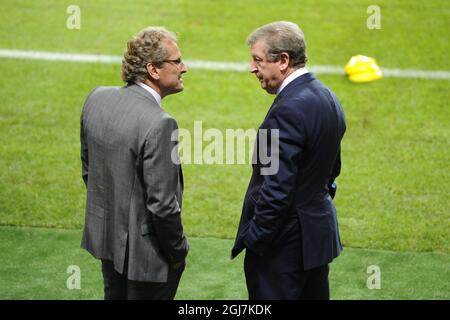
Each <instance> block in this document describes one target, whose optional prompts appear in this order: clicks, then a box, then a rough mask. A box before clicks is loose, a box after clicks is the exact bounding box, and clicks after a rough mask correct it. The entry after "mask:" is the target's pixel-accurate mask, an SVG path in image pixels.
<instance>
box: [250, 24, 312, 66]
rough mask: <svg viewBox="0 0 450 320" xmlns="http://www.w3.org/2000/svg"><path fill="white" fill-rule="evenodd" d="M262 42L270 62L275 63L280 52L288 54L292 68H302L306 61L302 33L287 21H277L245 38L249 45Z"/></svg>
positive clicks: (296, 26)
mask: <svg viewBox="0 0 450 320" xmlns="http://www.w3.org/2000/svg"><path fill="white" fill-rule="evenodd" d="M260 40H262V41H264V43H265V46H266V55H267V56H268V57H269V58H270V59H271V61H277V60H278V59H279V58H280V54H281V53H282V52H286V53H287V54H289V59H290V61H291V65H292V66H293V67H297V66H300V67H302V66H304V65H305V64H306V61H307V57H306V42H305V36H304V34H303V31H302V30H301V29H300V27H299V26H298V25H296V24H295V23H293V22H289V21H277V22H272V23H269V24H266V25H264V26H262V27H259V28H258V29H256V30H255V31H253V32H252V33H251V34H250V35H249V36H248V38H247V43H248V44H249V45H253V44H255V42H257V41H260Z"/></svg>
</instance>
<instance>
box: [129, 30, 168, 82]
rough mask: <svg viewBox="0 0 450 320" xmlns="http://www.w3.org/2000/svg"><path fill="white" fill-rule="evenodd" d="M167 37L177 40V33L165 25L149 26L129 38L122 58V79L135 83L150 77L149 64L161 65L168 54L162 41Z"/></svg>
mask: <svg viewBox="0 0 450 320" xmlns="http://www.w3.org/2000/svg"><path fill="white" fill-rule="evenodd" d="M165 39H167V40H171V41H173V42H177V37H176V35H175V34H174V33H173V32H170V31H168V30H166V29H165V28H164V27H148V28H145V29H143V30H141V31H139V32H138V33H137V34H136V35H134V36H133V37H132V38H131V39H130V40H128V43H127V49H126V50H125V52H124V55H123V59H122V80H123V81H125V82H128V83H133V82H137V81H139V82H143V81H144V80H145V79H148V74H147V68H146V66H147V64H148V63H149V62H154V63H155V64H157V65H159V64H160V63H161V62H162V61H163V60H164V59H165V58H166V57H167V55H168V53H167V49H166V47H165V46H164V44H163V43H162V42H163V40H165Z"/></svg>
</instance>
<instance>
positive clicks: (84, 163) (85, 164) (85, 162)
mask: <svg viewBox="0 0 450 320" xmlns="http://www.w3.org/2000/svg"><path fill="white" fill-rule="evenodd" d="M83 117H84V108H83V112H82V113H81V119H80V143H81V152H80V153H81V175H82V177H83V181H84V184H85V185H86V187H87V183H88V168H89V158H88V146H87V141H86V133H85V132H84V130H85V128H84V124H83Z"/></svg>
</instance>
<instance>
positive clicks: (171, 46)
mask: <svg viewBox="0 0 450 320" xmlns="http://www.w3.org/2000/svg"><path fill="white" fill-rule="evenodd" d="M163 43H164V45H165V47H166V48H167V50H168V52H169V54H174V55H175V54H176V55H180V49H178V45H177V43H176V42H174V41H172V40H169V39H164V40H163Z"/></svg>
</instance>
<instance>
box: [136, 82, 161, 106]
mask: <svg viewBox="0 0 450 320" xmlns="http://www.w3.org/2000/svg"><path fill="white" fill-rule="evenodd" d="M136 84H137V85H138V86H140V87H142V88H144V89H145V90H147V91H148V92H150V94H151V95H152V96H153V97H154V98H155V100H156V102H157V103H158V106H159V107H161V96H160V95H159V94H158V92H156V91H155V90H154V89H153V88H151V87H150V86H148V85H146V84H145V83H142V82H136Z"/></svg>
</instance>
